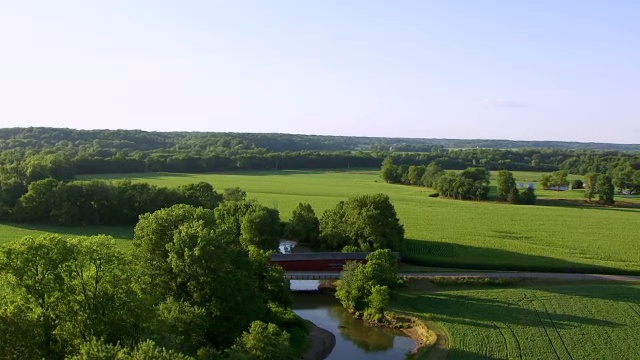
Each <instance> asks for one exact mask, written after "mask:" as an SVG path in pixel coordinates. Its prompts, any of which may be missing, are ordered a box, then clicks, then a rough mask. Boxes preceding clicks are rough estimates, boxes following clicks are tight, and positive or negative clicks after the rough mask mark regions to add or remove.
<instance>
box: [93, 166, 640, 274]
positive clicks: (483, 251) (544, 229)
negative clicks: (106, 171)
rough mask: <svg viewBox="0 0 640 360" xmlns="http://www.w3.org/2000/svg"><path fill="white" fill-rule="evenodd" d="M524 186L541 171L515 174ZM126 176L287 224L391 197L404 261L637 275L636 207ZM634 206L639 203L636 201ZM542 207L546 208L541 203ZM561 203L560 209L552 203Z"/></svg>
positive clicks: (295, 177)
mask: <svg viewBox="0 0 640 360" xmlns="http://www.w3.org/2000/svg"><path fill="white" fill-rule="evenodd" d="M515 175H516V177H517V178H518V179H519V180H528V179H539V178H540V176H541V175H542V174H541V173H524V172H516V173H515ZM124 177H129V178H131V179H133V180H134V181H146V182H149V183H151V184H155V185H160V186H178V185H183V184H188V183H192V182H197V181H207V182H211V183H212V184H213V185H214V187H215V188H217V189H224V188H227V187H234V186H240V187H241V188H243V189H245V190H246V191H247V192H248V196H249V197H250V198H255V199H257V200H258V201H260V202H261V203H263V204H265V205H268V206H275V207H277V208H278V209H279V210H280V212H281V216H282V218H283V219H287V218H288V217H289V216H290V214H291V211H292V209H293V208H294V207H295V206H296V205H297V204H298V202H300V201H306V202H309V203H311V204H312V205H313V206H314V208H315V210H316V213H317V214H318V215H320V214H321V213H322V211H324V210H326V209H328V208H329V207H332V206H334V205H335V204H336V203H337V202H338V201H340V200H344V199H346V198H348V197H350V196H354V195H361V194H373V193H380V192H381V193H385V194H388V195H389V196H390V198H391V200H392V202H393V204H394V205H395V207H396V210H397V212H398V215H399V217H400V220H401V222H402V223H403V224H404V226H405V229H406V237H407V238H408V239H409V240H408V246H407V252H406V253H405V254H404V257H405V259H408V260H413V261H419V262H421V263H423V264H425V265H430V266H443V267H460V268H487V269H489V268H491V269H522V270H553V271H560V272H585V271H587V272H634V273H640V246H638V245H639V242H640V240H639V237H638V232H637V225H638V221H639V220H640V209H638V208H601V207H594V206H584V205H581V203H580V202H575V203H576V204H577V206H575V205H571V206H569V205H567V206H544V205H537V206H520V205H510V204H504V203H497V202H473V201H457V200H448V199H441V198H430V197H428V196H426V195H427V194H429V193H431V191H430V190H428V189H426V188H421V187H412V186H405V185H390V184H386V183H384V182H382V181H381V180H380V178H379V177H378V173H377V172H375V171H352V172H327V171H281V172H277V173H273V172H246V173H235V174H229V173H223V174H139V175H131V174H130V175H127V176H123V175H110V176H103V177H102V178H108V179H120V178H124ZM537 193H538V195H539V197H540V198H541V199H545V198H547V199H548V198H558V197H566V198H576V199H577V198H579V197H580V196H581V193H580V191H569V192H555V191H537ZM632 201H637V199H634V200H632ZM541 203H542V204H544V203H546V202H545V201H541ZM554 205H557V204H554Z"/></svg>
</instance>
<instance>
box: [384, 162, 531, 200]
mask: <svg viewBox="0 0 640 360" xmlns="http://www.w3.org/2000/svg"><path fill="white" fill-rule="evenodd" d="M380 177H381V178H382V179H383V180H384V181H386V182H387V183H392V184H405V185H418V186H426V187H429V188H433V189H435V190H436V191H438V193H437V194H436V196H442V197H447V198H452V199H458V200H486V199H487V198H488V196H489V191H490V188H489V183H490V179H491V173H490V171H489V170H487V169H486V168H483V167H469V168H466V169H464V170H463V171H461V172H453V171H445V170H444V169H443V168H442V166H440V164H439V163H438V162H431V163H429V165H426V166H425V165H410V166H407V165H396V164H394V160H393V158H391V157H388V158H386V159H385V160H384V161H383V163H382V167H381V168H380ZM497 183H498V185H497V191H498V199H499V200H502V201H509V202H511V203H514V204H525V205H529V204H534V203H535V200H536V195H535V192H534V189H533V188H529V187H527V188H525V189H522V190H519V189H518V187H517V184H516V181H515V177H514V176H513V174H512V173H511V172H510V171H508V170H500V171H499V172H498V177H497Z"/></svg>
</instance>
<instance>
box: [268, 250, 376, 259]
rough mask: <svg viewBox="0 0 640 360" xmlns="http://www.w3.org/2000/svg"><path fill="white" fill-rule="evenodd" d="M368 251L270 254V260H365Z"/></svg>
mask: <svg viewBox="0 0 640 360" xmlns="http://www.w3.org/2000/svg"><path fill="white" fill-rule="evenodd" d="M367 255H369V253H368V252H306V253H293V254H271V261H300V260H365V259H366V258H367Z"/></svg>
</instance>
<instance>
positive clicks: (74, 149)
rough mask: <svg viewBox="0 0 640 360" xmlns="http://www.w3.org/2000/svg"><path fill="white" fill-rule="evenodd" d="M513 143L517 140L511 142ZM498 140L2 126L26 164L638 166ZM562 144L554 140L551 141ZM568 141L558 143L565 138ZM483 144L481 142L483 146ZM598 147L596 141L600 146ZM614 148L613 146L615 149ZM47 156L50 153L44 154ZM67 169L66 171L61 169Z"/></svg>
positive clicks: (101, 169) (631, 158)
mask: <svg viewBox="0 0 640 360" xmlns="http://www.w3.org/2000/svg"><path fill="white" fill-rule="evenodd" d="M507 143H508V144H511V145H513V144H515V143H517V142H507ZM508 144H503V143H502V142H501V141H500V140H473V141H472V140H464V141H460V143H456V142H455V141H445V142H439V141H436V140H434V139H393V138H365V137H340V136H315V135H290V134H242V133H194V132H170V133H162V132H145V131H139V130H72V129H54V128H24V129H22V128H17V129H0V164H1V165H2V166H21V167H26V166H27V165H26V164H24V163H26V162H33V163H34V165H35V163H43V162H45V163H46V162H47V161H48V160H50V158H47V157H51V156H54V157H56V159H57V160H58V162H57V163H56V164H54V167H58V166H61V167H62V169H61V171H64V172H67V175H65V176H69V175H68V173H69V172H70V173H71V176H73V174H100V173H132V172H159V171H166V172H212V171H223V170H284V169H323V168H324V169H326V168H349V167H379V166H380V165H381V163H382V161H383V159H384V158H385V157H387V156H390V155H391V156H393V157H394V161H395V162H396V163H397V164H405V165H420V164H424V163H428V162H431V161H438V162H439V163H440V164H441V165H442V166H443V167H445V168H447V169H458V170H462V169H464V168H467V167H473V166H480V167H485V168H487V169H490V170H512V171H514V170H525V171H534V170H535V171H555V170H560V169H564V170H568V171H569V172H570V173H574V174H586V173H588V172H599V173H608V172H609V171H612V170H613V169H622V168H623V167H631V168H633V169H635V170H639V169H640V155H638V154H637V153H630V152H628V151H640V147H637V146H636V148H633V147H624V146H617V147H616V146H610V147H606V146H603V147H600V148H602V149H610V150H594V149H591V147H592V146H591V145H593V144H582V145H581V146H579V147H576V146H571V144H573V143H566V144H565V143H558V144H555V143H553V142H549V143H545V142H541V143H540V144H546V145H549V146H545V147H538V146H533V145H534V144H532V143H529V142H522V143H517V144H520V145H522V146H518V148H514V146H511V145H509V146H507V145H508ZM554 144H555V145H558V146H559V147H554V146H553V145H554ZM562 144H564V145H566V146H560V145H562ZM478 147H479V148H478ZM596 148H598V147H596ZM611 149H615V150H611ZM45 158H47V159H45ZM61 176H62V174H61Z"/></svg>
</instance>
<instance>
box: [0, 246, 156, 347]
mask: <svg viewBox="0 0 640 360" xmlns="http://www.w3.org/2000/svg"><path fill="white" fill-rule="evenodd" d="M0 252H1V254H0V272H2V273H3V274H4V275H2V276H0V283H2V285H3V286H2V287H3V289H4V290H8V291H6V292H5V291H3V294H0V300H2V301H0V329H2V328H6V326H7V325H11V330H10V331H9V333H13V332H14V331H15V332H16V334H20V335H22V336H28V337H27V338H26V339H28V340H29V342H30V349H26V348H24V347H22V345H21V342H20V341H19V340H17V341H16V343H15V344H13V343H12V345H11V348H10V349H9V350H10V351H11V352H13V353H16V352H17V353H20V354H23V355H25V354H27V353H30V354H32V355H33V354H37V356H29V357H30V358H33V357H36V358H63V357H64V355H65V354H69V353H71V352H73V351H74V350H75V349H76V348H77V347H78V346H79V344H80V343H82V342H83V341H85V340H86V339H88V338H91V337H98V338H103V339H105V341H108V342H110V343H117V342H122V343H131V342H132V341H134V340H136V339H137V336H138V335H139V333H140V329H142V327H143V326H144V321H143V320H144V317H143V316H141V314H142V313H143V312H145V311H144V309H145V308H146V305H145V304H146V302H145V301H142V300H141V295H140V293H138V292H137V291H136V290H135V285H134V283H133V282H132V281H131V279H132V277H133V276H132V272H131V271H129V268H128V267H127V266H126V262H127V258H126V256H125V255H124V254H122V253H120V252H119V251H118V250H116V248H115V244H114V241H113V239H111V238H107V237H105V236H100V237H90V238H79V239H72V240H64V239H62V238H60V237H59V236H53V235H47V236H42V237H39V238H35V239H34V238H31V237H26V238H23V239H21V240H18V241H15V242H12V243H10V244H9V245H8V246H7V247H5V248H2V249H1V250H0ZM3 297H5V298H4V299H3ZM16 301H17V302H16ZM7 314H10V315H11V318H10V319H9V320H10V322H9V323H8V322H7V321H6V320H7V319H6V318H4V316H3V315H7ZM2 337H3V336H2V335H0V338H2ZM7 350H8V349H7V348H5V347H3V346H2V345H0V352H2V353H5V354H6V353H7Z"/></svg>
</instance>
